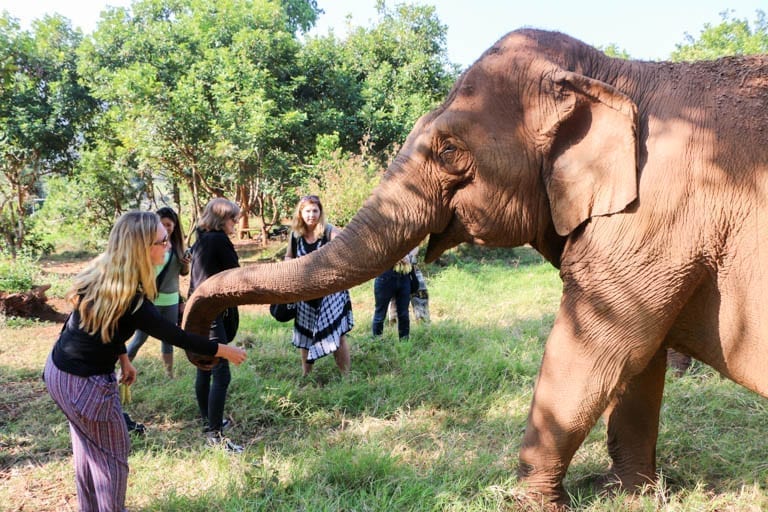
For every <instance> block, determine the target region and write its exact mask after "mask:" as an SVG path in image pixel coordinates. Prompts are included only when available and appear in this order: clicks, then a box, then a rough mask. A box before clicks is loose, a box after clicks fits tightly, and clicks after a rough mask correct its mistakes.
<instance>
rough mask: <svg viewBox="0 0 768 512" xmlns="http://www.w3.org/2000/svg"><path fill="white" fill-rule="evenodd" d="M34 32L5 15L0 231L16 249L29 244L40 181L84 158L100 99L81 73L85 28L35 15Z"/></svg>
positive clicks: (0, 34)
mask: <svg viewBox="0 0 768 512" xmlns="http://www.w3.org/2000/svg"><path fill="white" fill-rule="evenodd" d="M33 31H34V32H33V33H30V32H28V31H23V30H21V29H20V27H19V24H18V22H17V21H16V20H14V19H13V18H10V17H9V16H8V15H7V14H3V15H2V16H1V17H0V45H2V47H0V54H1V55H3V56H4V59H3V60H2V66H3V68H2V72H0V77H2V82H1V83H2V85H3V86H2V89H0V170H1V171H2V175H1V176H0V233H1V234H2V236H3V238H5V240H6V241H7V243H8V247H11V248H12V249H18V248H20V247H21V246H22V245H23V244H24V238H25V232H26V227H25V221H26V217H27V214H28V211H29V210H30V209H31V207H30V198H31V197H32V196H33V195H34V194H35V193H36V192H37V191H39V187H40V180H41V179H42V178H43V177H44V176H47V175H56V174H67V173H68V172H70V171H71V169H72V167H73V165H74V164H75V162H76V161H77V158H78V153H77V148H78V145H79V142H80V138H79V137H80V134H81V130H82V129H83V127H84V126H85V125H86V124H87V123H88V122H89V120H90V119H91V118H92V114H93V111H94V108H95V106H96V104H95V102H94V100H93V98H92V97H91V96H90V95H89V94H88V90H87V89H86V88H85V87H83V86H82V85H81V84H80V83H79V76H78V74H77V69H76V58H75V50H76V49H77V47H78V45H79V44H80V41H81V39H82V36H81V34H80V32H78V31H74V30H73V29H72V27H71V25H70V23H69V21H68V20H66V19H65V18H62V17H61V16H58V15H57V16H46V17H44V18H43V19H42V20H39V21H36V22H34V23H33Z"/></svg>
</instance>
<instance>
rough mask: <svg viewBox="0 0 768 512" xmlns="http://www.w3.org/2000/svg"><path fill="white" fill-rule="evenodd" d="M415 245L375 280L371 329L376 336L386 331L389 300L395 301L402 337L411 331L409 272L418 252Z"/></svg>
mask: <svg viewBox="0 0 768 512" xmlns="http://www.w3.org/2000/svg"><path fill="white" fill-rule="evenodd" d="M418 250H419V248H418V247H415V248H414V249H413V250H412V251H411V252H409V253H408V254H406V255H405V257H404V258H403V259H402V260H400V261H399V262H398V263H397V264H395V266H394V267H392V268H390V269H388V270H386V271H384V272H383V273H382V274H381V275H379V276H378V277H376V280H375V281H374V282H373V297H374V300H375V305H374V311H373V322H372V325H371V330H372V331H373V335H374V336H381V335H382V334H383V333H384V320H385V319H386V316H387V309H388V308H389V302H390V301H391V300H394V301H395V307H396V308H397V334H398V336H399V338H400V339H405V338H407V337H408V336H409V335H410V333H411V318H410V315H409V313H408V305H409V303H410V301H411V279H410V277H409V275H408V274H409V273H410V272H411V266H412V265H413V260H414V258H415V257H416V253H417V251H418Z"/></svg>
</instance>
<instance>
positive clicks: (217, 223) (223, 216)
mask: <svg viewBox="0 0 768 512" xmlns="http://www.w3.org/2000/svg"><path fill="white" fill-rule="evenodd" d="M239 215H240V207H239V206H237V204H236V203H234V202H232V201H230V200H229V199H224V198H223V197H215V198H213V199H211V200H210V201H208V204H207V205H205V209H204V210H203V214H202V215H201V216H200V220H198V221H197V227H198V228H199V229H202V230H203V231H223V230H224V223H225V222H226V221H227V219H229V218H231V219H234V220H237V217H238V216H239Z"/></svg>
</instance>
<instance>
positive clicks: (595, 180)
mask: <svg viewBox="0 0 768 512" xmlns="http://www.w3.org/2000/svg"><path fill="white" fill-rule="evenodd" d="M553 86H554V101H555V105H554V109H552V110H550V114H549V117H548V118H547V120H546V121H545V124H544V126H543V131H544V135H545V136H546V137H547V138H548V140H549V142H550V146H549V150H548V151H547V153H546V154H545V158H544V170H543V171H544V182H545V184H546V189H547V195H548V197H549V202H550V207H551V209H552V218H553V221H554V224H555V229H556V230H557V233H558V234H559V235H562V236H565V235H568V234H569V233H570V232H571V231H573V230H574V229H576V227H578V226H579V225H580V224H581V223H582V222H584V221H585V220H587V219H589V218H590V217H592V216H595V215H608V214H612V213H617V212H620V211H622V210H623V209H624V208H626V207H627V205H629V204H630V203H631V202H632V201H634V200H635V198H636V197H637V179H638V178H637V154H638V140H637V106H636V105H635V103H634V102H633V101H632V100H631V99H630V98H629V97H628V96H626V95H624V94H622V93H620V92H619V91H618V90H616V89H614V88H613V87H611V86H610V85H608V84H606V83H604V82H600V81H597V80H593V79H591V78H588V77H585V76H583V75H579V74H576V73H572V72H568V71H562V70H559V71H558V72H556V73H555V75H554V76H553ZM550 108H551V106H550Z"/></svg>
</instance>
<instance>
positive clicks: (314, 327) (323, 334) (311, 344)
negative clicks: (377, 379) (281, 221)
mask: <svg viewBox="0 0 768 512" xmlns="http://www.w3.org/2000/svg"><path fill="white" fill-rule="evenodd" d="M291 227H292V228H293V232H292V233H291V242H290V244H289V245H288V249H287V250H286V252H285V259H286V260H289V259H292V258H299V257H301V256H304V255H306V254H309V253H311V252H312V251H315V250H317V249H319V248H320V247H322V246H323V245H325V244H326V243H328V242H330V241H331V240H332V239H333V238H335V237H336V235H338V234H339V232H340V231H339V230H338V229H337V228H335V227H334V226H332V225H330V224H328V223H327V222H326V221H325V213H324V212H323V204H322V203H321V202H320V198H319V197H318V196H314V195H310V196H304V197H302V198H301V199H300V200H299V203H298V205H296V212H295V214H294V216H293V221H292V224H291ZM308 278H311V276H308ZM296 306H297V307H296V318H295V319H294V321H293V345H294V346H295V347H296V348H298V349H299V350H300V351H301V367H302V371H303V375H307V374H309V373H310V372H311V371H312V365H313V364H314V362H315V361H316V360H317V359H319V358H321V357H323V356H326V355H328V354H333V357H334V359H335V360H336V366H338V368H339V371H340V372H341V373H342V375H345V374H347V373H348V372H349V366H350V357H349V346H348V344H347V337H346V334H347V332H349V331H350V330H352V327H353V326H354V325H355V322H354V317H353V315H352V301H351V300H350V297H349V292H348V291H347V290H344V291H341V292H336V293H332V294H330V295H326V296H325V297H322V298H320V299H314V300H311V301H306V302H299V303H297V304H296Z"/></svg>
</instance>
